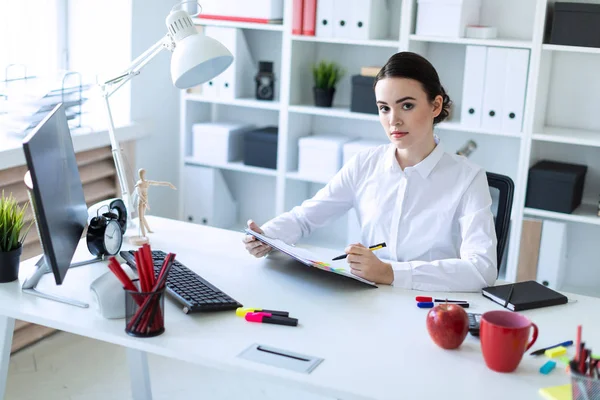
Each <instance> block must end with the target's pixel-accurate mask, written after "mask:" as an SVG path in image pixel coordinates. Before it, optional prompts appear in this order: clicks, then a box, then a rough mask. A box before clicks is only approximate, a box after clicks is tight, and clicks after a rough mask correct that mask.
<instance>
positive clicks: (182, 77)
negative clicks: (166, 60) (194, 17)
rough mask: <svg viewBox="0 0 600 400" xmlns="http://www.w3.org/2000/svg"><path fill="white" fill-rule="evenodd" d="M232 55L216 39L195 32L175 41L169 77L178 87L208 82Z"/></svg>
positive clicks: (224, 67) (228, 61) (230, 59)
mask: <svg viewBox="0 0 600 400" xmlns="http://www.w3.org/2000/svg"><path fill="white" fill-rule="evenodd" d="M232 62H233V55H232V54H231V52H230V51H229V50H227V48H226V47H225V46H223V45H222V44H221V43H220V42H218V41H217V40H215V39H213V38H211V37H209V36H206V35H203V34H200V33H195V34H193V35H189V36H187V37H185V38H183V39H181V40H180V41H179V42H177V44H176V47H175V50H174V51H173V54H172V56H171V79H172V80H173V85H175V87H177V88H179V89H187V88H190V87H193V86H197V85H200V84H201V83H204V82H208V81H209V80H211V79H213V78H214V77H216V76H217V75H219V74H220V73H222V72H223V71H225V70H226V69H227V67H229V66H230V65H231V63H232Z"/></svg>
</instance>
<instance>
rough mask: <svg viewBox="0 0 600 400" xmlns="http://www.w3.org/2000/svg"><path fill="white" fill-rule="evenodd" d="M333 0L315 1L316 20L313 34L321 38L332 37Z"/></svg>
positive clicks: (333, 22) (333, 20)
mask: <svg viewBox="0 0 600 400" xmlns="http://www.w3.org/2000/svg"><path fill="white" fill-rule="evenodd" d="M334 1H335V0H319V1H317V22H316V32H315V36H317V37H322V38H330V37H333V25H334V24H335V18H334V12H333V7H334V4H333V3H334Z"/></svg>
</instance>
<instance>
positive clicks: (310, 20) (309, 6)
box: [302, 0, 333, 36]
mask: <svg viewBox="0 0 600 400" xmlns="http://www.w3.org/2000/svg"><path fill="white" fill-rule="evenodd" d="M321 1H333V0H321ZM316 22H317V0H304V16H303V18H302V34H303V35H306V36H315V28H316Z"/></svg>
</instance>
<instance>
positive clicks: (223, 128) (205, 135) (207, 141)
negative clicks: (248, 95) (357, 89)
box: [192, 122, 254, 164]
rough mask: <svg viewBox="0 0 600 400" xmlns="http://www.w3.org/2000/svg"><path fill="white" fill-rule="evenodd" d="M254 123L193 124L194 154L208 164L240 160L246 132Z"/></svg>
mask: <svg viewBox="0 0 600 400" xmlns="http://www.w3.org/2000/svg"><path fill="white" fill-rule="evenodd" d="M253 127H254V126H253V125H246V124H239V123H229V122H207V123H198V124H194V125H193V126H192V133H193V153H192V156H193V157H194V158H195V159H197V160H198V161H201V162H203V163H206V164H224V163H227V162H230V161H238V160H241V159H242V156H243V150H244V148H243V145H244V135H243V134H244V132H246V131H247V130H249V129H251V128H253Z"/></svg>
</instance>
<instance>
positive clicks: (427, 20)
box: [416, 0, 481, 37]
mask: <svg viewBox="0 0 600 400" xmlns="http://www.w3.org/2000/svg"><path fill="white" fill-rule="evenodd" d="M418 3H419V4H418V9H417V29H416V34H417V35H425V36H446V37H465V29H466V27H467V25H479V11H480V8H481V0H418Z"/></svg>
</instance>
